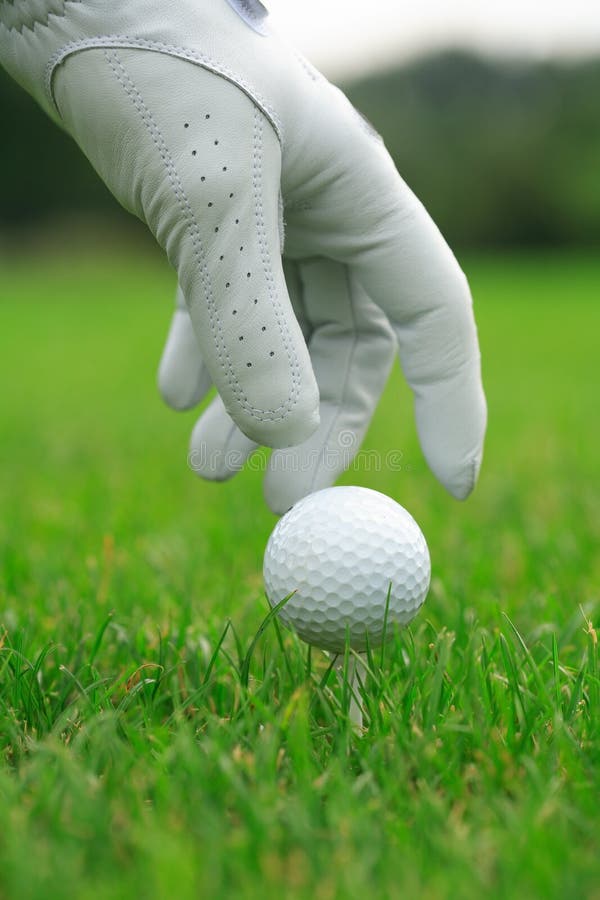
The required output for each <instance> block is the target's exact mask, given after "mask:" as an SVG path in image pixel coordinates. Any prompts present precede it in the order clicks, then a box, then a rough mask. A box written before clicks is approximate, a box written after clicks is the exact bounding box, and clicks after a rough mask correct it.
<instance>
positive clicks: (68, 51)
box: [44, 0, 283, 143]
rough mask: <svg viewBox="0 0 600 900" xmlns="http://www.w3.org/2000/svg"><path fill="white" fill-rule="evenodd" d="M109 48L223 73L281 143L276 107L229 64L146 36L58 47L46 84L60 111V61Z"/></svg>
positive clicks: (111, 37)
mask: <svg viewBox="0 0 600 900" xmlns="http://www.w3.org/2000/svg"><path fill="white" fill-rule="evenodd" d="M68 2H81V0H68ZM108 48H112V49H116V48H120V49H129V50H151V51H154V52H155V53H166V54H167V55H169V56H175V57H177V58H178V59H184V60H187V62H191V63H196V64H197V65H200V66H202V67H203V68H205V69H209V70H210V71H211V72H214V73H215V75H221V76H222V77H223V78H226V79H227V81H231V82H232V84H234V85H235V86H236V87H238V88H240V89H241V90H243V91H244V93H245V94H247V95H248V97H250V99H251V100H252V102H253V103H254V104H255V105H256V106H258V107H259V109H261V110H262V112H263V113H264V114H265V116H266V117H267V119H268V120H269V121H270V123H271V125H272V126H273V128H274V129H275V133H276V134H277V137H278V139H279V142H280V143H283V126H282V123H281V120H280V118H279V116H278V115H277V113H276V112H275V110H274V109H273V107H272V106H271V105H270V104H269V103H268V102H267V101H266V100H265V98H264V97H263V96H262V95H261V94H259V93H258V92H257V91H256V89H255V88H254V86H253V85H251V84H250V83H249V82H248V81H246V80H245V79H244V78H242V77H240V76H239V75H238V74H236V73H235V72H233V71H232V70H231V69H229V68H228V67H227V66H224V65H222V64H221V63H219V62H217V61H215V60H214V59H211V57H209V56H206V55H205V54H204V53H197V52H196V51H195V50H190V49H189V48H187V47H176V46H174V45H172V44H165V43H163V42H162V41H148V40H145V39H143V38H134V37H128V36H127V35H118V34H113V35H104V36H100V37H95V38H87V39H86V40H81V41H71V42H70V43H69V44H65V46H64V47H61V49H60V50H58V51H57V52H56V53H55V54H54V55H53V56H52V57H51V58H50V60H49V62H48V64H47V66H46V75H45V79H44V86H45V91H46V94H47V96H48V99H49V101H50V103H52V105H53V106H54V108H55V109H56V111H57V112H59V110H58V107H57V105H56V101H55V99H54V92H53V89H52V80H53V77H54V72H55V71H56V69H57V67H58V66H60V64H61V63H63V62H64V61H65V59H66V58H67V57H68V56H71V55H72V54H73V53H77V52H78V51H80V50H92V49H108Z"/></svg>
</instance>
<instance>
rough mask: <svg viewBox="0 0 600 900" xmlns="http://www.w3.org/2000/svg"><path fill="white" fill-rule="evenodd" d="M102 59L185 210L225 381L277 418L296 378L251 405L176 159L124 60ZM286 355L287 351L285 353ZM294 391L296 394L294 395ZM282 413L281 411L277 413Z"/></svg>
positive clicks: (242, 399) (268, 417)
mask: <svg viewBox="0 0 600 900" xmlns="http://www.w3.org/2000/svg"><path fill="white" fill-rule="evenodd" d="M104 56H105V59H106V61H107V63H108V65H109V66H110V68H111V70H112V72H113V75H114V76H115V78H116V79H117V81H118V83H119V84H120V85H121V87H122V88H123V90H124V91H125V93H126V95H127V96H128V97H129V99H130V100H131V102H132V104H133V106H134V107H135V109H136V111H137V113H138V115H139V116H140V117H141V119H142V121H143V123H144V125H145V126H146V128H147V129H148V132H149V134H150V137H151V139H152V141H153V143H154V145H155V147H156V149H157V151H158V153H159V156H160V158H161V160H162V162H163V165H164V167H165V171H166V174H167V178H168V180H169V183H170V185H171V188H172V190H173V193H174V195H175V198H176V200H177V202H178V203H179V206H180V208H181V210H182V212H183V214H184V218H185V221H186V224H187V226H188V229H189V232H190V236H191V241H192V246H193V248H194V255H195V257H196V260H197V262H198V264H199V271H200V273H201V276H202V282H203V287H204V295H205V302H206V306H207V309H208V314H209V321H210V326H211V331H212V333H213V336H214V338H215V345H216V348H217V356H218V359H219V363H220V364H221V366H222V368H223V371H224V372H225V375H226V378H227V383H228V385H229V387H230V389H231V390H232V392H233V395H234V397H235V398H236V400H237V401H238V402H239V403H240V405H241V407H242V409H244V410H245V412H247V413H249V414H250V415H251V416H252V417H253V418H254V419H256V420H257V421H280V420H283V419H285V417H286V414H287V413H289V411H290V409H291V407H292V406H293V405H294V404H295V403H296V402H297V395H298V389H297V384H296V379H295V378H294V377H293V379H292V381H293V384H294V390H293V392H291V394H290V396H289V397H288V399H287V400H286V402H285V403H283V404H281V405H280V406H278V407H276V408H275V409H270V410H263V409H258V408H256V407H253V406H252V405H251V404H250V402H249V400H248V397H247V396H246V394H245V392H244V390H243V388H242V386H241V384H240V382H239V380H238V379H237V378H236V376H235V371H234V369H233V365H232V360H231V357H230V356H229V353H228V351H227V347H226V345H225V341H224V337H223V329H222V326H221V323H220V320H219V316H218V312H217V311H216V309H215V302H214V298H213V297H212V289H211V285H210V273H209V270H208V267H207V264H206V260H205V254H204V248H203V244H202V238H201V234H200V227H199V225H198V222H197V221H196V217H195V215H194V211H193V209H192V206H191V203H190V201H189V199H188V197H187V195H186V192H185V189H184V187H183V184H182V183H181V179H180V177H179V174H178V172H177V169H176V167H175V163H174V162H173V160H172V159H171V158H170V154H169V150H168V147H167V144H166V141H165V139H164V137H163V135H162V133H161V131H160V129H159V127H158V125H157V124H156V122H155V120H154V117H153V116H152V113H151V111H150V109H149V108H148V107H147V106H146V104H145V103H144V100H143V97H142V96H141V94H140V92H139V91H138V89H137V88H136V86H135V84H134V82H133V81H132V80H131V77H130V76H129V74H128V72H127V70H126V69H125V67H124V65H123V63H122V62H121V60H120V59H119V57H118V54H117V53H116V51H115V50H114V49H113V50H108V49H106V48H105V51H104ZM255 115H260V113H259V111H258V110H256V111H255ZM288 356H289V354H288ZM294 394H295V396H293V395H294ZM279 413H281V414H279Z"/></svg>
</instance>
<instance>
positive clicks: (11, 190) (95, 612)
mask: <svg viewBox="0 0 600 900" xmlns="http://www.w3.org/2000/svg"><path fill="white" fill-rule="evenodd" d="M347 89H348V92H349V94H350V96H351V98H352V100H353V101H354V102H355V104H356V105H357V106H358V107H359V108H360V109H361V111H362V112H363V113H364V114H365V115H366V116H367V117H368V118H369V119H370V120H371V121H372V122H373V124H374V125H375V127H376V128H377V129H378V130H379V131H380V132H381V133H382V134H383V136H384V137H385V140H386V142H387V144H388V146H389V148H390V150H391V151H392V153H393V155H394V157H395V159H396V162H397V164H398V167H399V169H400V171H401V172H402V173H403V175H404V177H405V178H406V180H407V181H408V182H409V184H410V185H411V186H412V187H413V189H414V190H415V191H416V192H417V194H418V195H419V196H420V197H421V199H422V200H423V201H424V202H425V204H426V205H427V207H428V208H429V209H430V211H431V213H432V214H433V216H434V217H435V219H436V220H437V221H438V223H439V224H440V226H441V228H442V230H443V232H444V233H445V235H446V237H447V238H448V240H449V241H450V243H451V245H452V246H453V247H454V248H455V249H456V251H457V253H458V256H459V258H460V261H461V263H462V265H463V267H464V269H465V271H466V273H467V275H468V277H469V280H470V283H471V287H472V290H473V295H474V298H475V308H476V315H477V321H478V326H479V333H480V339H481V347H482V356H483V372H484V382H485V386H486V392H487V397H488V402H489V410H490V425H489V432H488V438H487V444H486V455H485V460H484V466H483V470H482V476H481V480H480V483H479V486H478V488H477V491H476V492H475V493H474V495H473V497H472V498H471V499H470V500H469V502H468V503H467V504H457V503H456V502H455V501H453V500H452V499H451V498H450V497H449V496H448V495H447V494H446V493H445V491H444V490H443V489H442V488H441V486H440V485H438V484H437V483H436V482H435V480H434V478H433V476H432V475H431V474H430V473H429V471H428V470H427V467H426V465H425V462H424V459H423V457H422V454H421V451H420V449H419V445H418V441H417V436H416V432H415V427H414V423H413V420H412V415H411V398H410V394H409V391H408V388H407V387H406V385H405V384H404V383H403V381H402V379H401V376H400V372H399V369H398V367H396V370H395V372H394V374H393V376H392V379H391V381H390V384H389V386H388V388H387V390H386V393H385V396H384V398H383V401H382V403H381V405H380V407H379V409H378V411H377V413H376V416H375V419H374V421H373V424H372V427H371V429H370V431H369V435H368V437H367V441H366V449H367V451H371V452H377V453H379V454H381V456H382V457H383V458H385V455H386V454H387V453H388V452H390V451H397V450H400V451H401V454H402V469H401V471H400V472H398V471H390V470H389V469H386V468H385V466H383V467H379V469H378V470H377V471H375V469H374V468H372V467H371V468H367V467H365V466H360V465H359V466H358V467H357V468H353V469H352V470H351V471H349V472H348V473H347V474H346V475H345V476H344V481H345V483H356V484H365V485H368V486H370V487H372V488H376V489H379V490H382V491H385V492H387V493H389V494H390V495H391V496H394V497H395V498H397V499H398V500H399V501H400V502H401V503H403V504H404V505H405V506H406V507H407V508H408V509H410V510H411V512H412V513H413V514H414V515H415V517H416V519H417V520H418V521H419V523H420V524H421V525H422V527H423V530H424V533H425V534H426V536H427V539H428V542H429V545H430V548H431V552H432V560H433V580H432V589H431V592H430V595H429V598H428V601H427V604H426V607H425V609H424V610H423V613H422V614H421V615H420V616H419V618H418V619H417V620H416V621H415V623H414V625H412V626H411V627H410V628H409V629H407V630H406V631H405V632H404V634H403V635H402V636H401V637H400V638H398V640H396V641H394V642H393V643H392V644H391V645H390V648H389V654H390V655H389V658H388V659H387V660H386V666H385V667H384V668H385V671H384V674H378V675H377V678H379V679H380V680H379V687H377V684H375V683H374V684H371V685H370V688H369V691H368V692H367V697H370V698H371V699H370V701H369V702H370V704H371V706H370V709H371V712H370V716H371V722H370V726H369V731H368V732H367V734H366V735H364V736H363V737H360V738H358V737H356V736H355V735H353V734H352V733H351V732H350V731H349V729H348V727H347V720H346V718H345V715H344V709H343V703H342V699H343V695H342V694H341V693H340V691H339V690H338V693H337V694H336V686H335V685H333V686H330V688H328V690H329V694H328V695H327V697H328V699H327V700H326V701H325V700H323V698H322V694H323V691H322V686H323V684H324V682H321V678H322V677H324V676H323V672H324V670H325V668H326V662H325V660H324V658H323V657H322V655H321V654H319V653H318V652H317V651H315V652H314V654H313V656H312V658H311V659H312V663H311V665H312V666H313V670H312V673H310V672H309V671H308V669H309V666H308V664H307V663H306V660H307V659H308V657H306V650H305V648H304V647H301V646H300V645H299V643H298V642H294V639H293V638H292V637H291V636H290V635H289V634H285V635H284V636H283V638H281V636H279V637H278V636H277V635H276V634H275V633H274V630H273V629H270V630H268V631H267V632H266V633H265V634H264V635H262V637H261V639H260V641H259V643H258V644H257V646H256V652H255V655H254V658H253V662H252V667H251V671H250V676H251V677H249V678H248V679H246V681H244V679H243V678H241V675H240V672H241V671H242V667H241V665H239V664H238V660H241V659H242V658H243V657H244V654H245V652H246V650H247V648H248V647H249V646H251V642H252V640H253V637H254V635H255V634H256V633H257V630H258V629H259V627H260V623H261V621H262V620H263V618H264V615H265V612H266V600H265V598H264V596H263V591H262V580H261V563H262V553H263V550H264V546H265V542H266V540H267V537H268V534H269V532H270V530H271V528H272V527H273V525H274V523H275V517H274V516H273V515H271V513H270V512H269V511H268V510H267V508H266V506H265V504H264V502H263V499H262V474H261V472H260V471H258V470H257V467H254V470H253V471H244V472H243V473H242V474H241V475H240V476H239V477H238V478H237V479H236V480H235V481H233V482H230V483H229V484H226V485H214V484H207V483H204V482H201V481H199V480H197V479H195V478H194V476H193V475H192V473H191V472H190V471H189V468H188V467H187V466H186V452H187V445H188V439H189V434H190V431H191V429H192V427H193V424H194V422H195V419H196V416H197V415H198V411H197V410H195V411H191V412H187V413H185V414H182V415H176V414H175V413H173V412H172V411H170V410H168V409H167V408H166V407H165V406H164V405H163V404H162V402H161V401H160V399H159V397H158V393H157V390H156V387H155V373H156V367H157V363H158V359H159V356H160V352H161V349H162V343H163V340H164V336H165V333H166V329H167V327H168V323H169V320H170V316H171V309H172V300H173V295H174V290H175V275H174V273H173V272H172V271H171V270H170V269H169V267H168V265H167V263H166V261H165V260H164V258H163V256H162V254H161V253H160V251H159V250H158V248H156V247H155V246H154V244H153V242H152V240H151V238H149V237H148V236H147V235H146V233H145V231H144V229H143V228H142V226H141V225H140V224H139V223H137V222H136V221H135V220H133V219H131V218H130V217H128V216H127V215H126V214H125V213H124V212H122V211H121V210H120V209H119V207H118V206H117V204H116V203H115V201H114V200H112V198H111V197H110V196H109V195H108V193H107V191H106V190H105V189H104V187H103V186H102V184H101V183H100V181H99V180H98V179H97V178H96V176H95V175H94V173H93V172H92V171H91V169H90V167H89V165H88V164H87V162H86V161H85V159H84V158H83V157H82V156H81V154H80V153H79V151H78V150H77V148H76V147H75V145H74V144H73V143H72V142H71V141H70V140H69V139H68V138H67V137H66V136H65V135H63V134H61V132H60V131H59V130H58V129H56V128H55V126H53V125H52V124H51V123H50V122H49V121H47V120H46V119H45V118H44V116H43V115H42V113H41V112H40V111H39V110H38V109H37V108H36V107H35V105H34V104H33V102H32V101H31V100H30V99H29V98H28V97H27V96H26V95H25V94H24V93H23V92H21V91H20V90H19V89H18V88H17V87H16V86H14V85H13V84H12V83H11V82H10V81H9V80H8V78H7V77H6V76H5V75H4V74H3V73H2V72H0V113H1V115H2V137H1V140H0V165H1V172H2V199H1V204H0V384H1V385H2V387H1V389H0V756H1V758H2V761H3V764H2V765H1V766H0V897H2V898H3V897H5V896H6V897H15V898H16V897H18V898H19V900H27V898H31V900H38V898H39V900H52V898H54V897H61V898H62V900H70V898H73V900H81V898H86V900H112V898H114V900H122V898H130V897H137V896H140V897H148V898H157V900H163V898H164V897H172V896H177V897H178V898H180V900H187V898H190V900H192V898H194V900H195V898H197V897H199V896H208V897H230V896H231V897H241V898H246V897H247V898H251V900H254V898H255V897H261V898H270V897H273V898H277V900H281V898H288V897H289V898H293V900H296V898H304V897H306V898H307V900H308V898H310V900H315V898H323V900H337V898H341V900H346V898H354V897H356V898H357V900H358V898H361V900H362V898H364V897H370V896H375V897H379V896H380V897H390V898H396V897H397V898H405V897H409V898H412V897H424V898H432V900H437V898H440V900H443V898H456V897H460V898H461V900H462V898H466V900H470V898H473V900H480V898H481V897H482V896H490V897H498V898H515V900H522V898H524V897H527V898H540V900H549V898H554V897H556V898H557V900H559V898H560V900H565V898H578V900H579V898H589V900H599V897H600V894H599V893H598V885H599V884H600V867H599V862H598V861H599V859H600V854H599V850H598V833H599V829H598V802H597V799H598V796H600V722H599V717H598V698H599V697H600V677H599V672H600V669H599V666H598V640H597V628H595V627H594V625H595V624H596V626H597V615H598V608H599V603H600V555H599V554H598V547H599V546H600V515H599V514H598V510H599V509H600V457H599V454H598V446H599V443H600V421H599V420H598V416H597V408H598V394H599V390H598V389H599V384H598V382H599V379H598V363H597V360H598V343H599V342H598V334H599V333H600V304H599V303H598V292H599V287H600V255H599V254H598V252H597V250H598V247H599V246H600V187H599V185H600V112H599V107H598V98H599V97H600V62H594V61H589V62H580V63H577V64H575V63H573V64H571V65H566V64H561V65H559V64H557V63H545V64H540V65H534V64H532V63H528V64H525V63H514V62H512V63H508V62H504V63H498V62H491V61H485V60H483V59H481V58H478V57H475V56H471V55H467V54H464V53H456V52H452V53H444V54H442V55H438V56H431V57H428V58H426V59H422V60H420V61H418V62H415V63H412V64H410V65H407V66H405V67H404V68H402V69H401V70H398V71H388V72H386V73H384V74H378V75H373V76H370V77H368V78H365V79H363V80H360V81H356V82H354V83H352V84H349V85H347ZM365 458H366V459H368V458H369V457H368V456H366V457H365ZM261 459H262V460H263V461H264V459H265V455H264V454H263V456H262V457H261ZM507 616H508V617H510V620H511V621H512V622H513V623H514V626H515V627H513V625H512V624H511V621H509V620H508V619H507V618H506V617H507ZM228 620H231V621H232V622H233V623H234V629H230V630H229V631H228V632H227V634H226V639H225V638H223V643H220V642H221V636H222V635H223V633H224V632H223V629H224V625H225V623H226V622H227V621H228ZM515 629H517V631H516V630H515ZM157 672H158V673H159V674H156V673H157ZM375 680H376V679H375ZM340 698H342V699H340ZM32 861H35V865H34V864H32Z"/></svg>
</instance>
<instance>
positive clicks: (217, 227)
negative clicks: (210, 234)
mask: <svg viewBox="0 0 600 900" xmlns="http://www.w3.org/2000/svg"><path fill="white" fill-rule="evenodd" d="M218 230H219V226H218V225H217V226H215V234H217V232H218Z"/></svg>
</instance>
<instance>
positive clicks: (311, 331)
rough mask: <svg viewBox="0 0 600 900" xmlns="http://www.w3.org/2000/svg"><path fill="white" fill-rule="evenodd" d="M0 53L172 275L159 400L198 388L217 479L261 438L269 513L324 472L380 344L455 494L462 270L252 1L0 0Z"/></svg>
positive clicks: (348, 448)
mask: <svg viewBox="0 0 600 900" xmlns="http://www.w3.org/2000/svg"><path fill="white" fill-rule="evenodd" d="M0 62H2V64H3V65H4V66H5V67H6V69H7V70H8V71H9V73H10V74H12V75H13V77H14V78H15V79H16V80H17V81H19V82H20V83H21V84H22V85H23V86H24V87H25V88H26V89H27V90H28V91H29V92H30V93H32V94H33V95H34V96H35V97H36V98H37V100H38V101H39V102H40V103H41V105H42V106H43V107H44V108H45V109H46V111H47V112H48V113H49V114H50V115H51V116H52V117H53V118H55V119H56V120H57V121H58V122H60V123H61V124H62V126H63V127H64V128H65V129H66V130H67V131H68V132H69V134H71V135H72V136H73V137H74V138H75V140H76V141H77V143H78V144H79V145H80V147H81V148H82V149H83V151H84V153H85V154H86V155H87V156H88V158H89V159H90V161H91V162H92V164H93V165H94V167H95V168H96V170H97V171H98V173H99V174H100V176H101V177H102V178H103V180H104V181H105V182H106V184H107V185H108V187H109V188H110V190H111V191H112V192H113V194H114V195H115V196H116V197H117V198H118V200H119V201H120V202H121V203H122V204H123V205H124V206H125V207H126V208H127V209H128V210H130V211H131V212H133V213H135V215H137V216H138V217H139V218H140V219H142V220H143V221H144V222H146V223H147V225H148V226H149V228H150V229H151V230H152V232H153V233H154V235H155V236H156V238H157V240H158V241H159V243H160V245H161V246H162V247H163V248H164V249H165V250H166V252H167V254H168V257H169V260H170V261H171V263H172V265H173V266H174V267H175V269H176V270H177V273H178V276H179V283H180V286H181V288H180V293H179V297H178V303H177V309H176V312H175V317H174V320H173V324H172V327H171V331H170V335H169V338H168V342H167V346H166V349H165V353H164V356H163V359H162V362H161V367H160V373H159V383H160V388H161V391H162V393H163V396H164V397H165V399H166V400H167V401H168V402H169V403H170V404H171V405H172V406H174V407H176V408H179V409H182V408H188V407H190V406H192V405H194V404H196V403H198V402H199V401H200V400H201V399H202V397H203V396H204V395H205V394H206V392H207V390H208V389H209V387H210V385H211V382H212V383H214V384H215V386H216V388H217V391H218V394H219V398H218V399H217V400H215V401H214V402H213V403H212V405H211V406H210V407H209V408H208V410H207V412H206V413H205V414H204V415H203V416H202V418H201V419H200V421H199V422H198V424H197V426H196V429H195V431H194V434H193V438H192V454H191V457H190V458H191V460H192V464H193V466H194V468H195V469H196V471H198V473H199V474H201V475H202V476H204V477H206V478H210V479H215V480H220V479H225V478H227V477H229V476H230V475H232V474H234V473H235V472H236V471H237V470H238V469H239V468H241V466H242V465H243V462H244V461H245V459H247V457H248V456H249V455H250V454H251V453H252V452H253V451H254V449H255V448H256V447H257V446H258V445H259V444H266V445H268V446H271V447H277V448H282V449H279V450H276V451H275V452H274V453H273V454H272V457H271V461H270V465H269V471H268V473H267V476H266V480H265V494H266V498H267V501H268V503H269V505H270V506H271V508H272V509H273V510H274V511H276V512H283V511H284V510H286V509H287V508H289V507H290V506H291V505H292V504H293V503H294V502H295V501H296V500H298V499H299V498H300V497H302V496H303V495H305V494H307V493H309V492H310V491H312V490H316V489H318V488H321V487H325V486H326V485H329V484H331V483H333V481H334V480H335V479H336V478H337V476H338V475H339V474H340V472H341V471H342V470H343V468H344V466H346V465H348V463H349V462H350V460H351V459H352V456H353V455H354V454H355V453H356V451H357V450H358V448H359V446H360V442H361V440H362V438H363V436H364V433H365V431H366V429H367V426H368V424H369V421H370V419H371V416H372V413H373V411H374V409H375V406H376V404H377V402H378V400H379V397H380V394H381V391H382V389H383V387H384V385H385V382H386V380H387V377H388V374H389V370H390V366H391V364H392V359H393V356H394V354H395V352H396V350H397V349H398V350H399V353H400V360H401V364H402V368H403V371H404V374H405V376H406V379H407V380H408V382H409V384H410V386H411V388H412V390H413V392H414V396H415V414H416V421H417V428H418V432H419V436H420V441H421V445H422V448H423V452H424V454H425V457H426V459H427V461H428V463H429V465H430V467H431V469H432V470H433V472H434V473H435V475H436V476H437V477H438V479H439V480H440V481H441V482H442V483H443V484H444V485H445V486H446V488H447V489H448V490H449V491H450V492H451V493H452V494H453V495H454V496H455V497H458V498H464V497H466V496H467V495H468V494H469V492H470V491H471V490H472V488H473V486H474V484H475V481H476V479H477V474H478V471H479V467H480V463H481V456H482V446H483V438H484V432H485V424H486V407H485V398H484V394H483V390H482V386H481V378H480V359H479V349H478V344H477V333H476V329H475V324H474V320H473V312H472V303H471V297H470V293H469V289H468V286H467V283H466V280H465V278H464V275H463V274H462V272H461V270H460V268H459V266H458V264H457V262H456V260H455V258H454V256H453V255H452V253H451V252H450V250H449V249H448V247H447V245H446V243H445V242H444V240H443V238H442V236H441V235H440V233H439V231H438V230H437V228H436V227H435V225H434V224H433V222H432V221H431V219H430V218H429V216H428V215H427V213H426V212H425V210H424V209H423V207H422V205H421V204H420V203H419V201H418V200H417V199H416V198H415V197H414V195H413V194H412V193H411V191H410V190H409V189H408V187H407V186H406V185H405V184H404V182H403V181H402V179H401V178H400V176H399V175H398V173H397V171H396V169H395V167H394V165H393V163H392V160H391V158H390V156H389V155H388V153H387V151H386V150H385V147H384V145H383V143H382V141H381V139H380V138H379V137H378V136H377V135H376V134H374V133H373V131H372V129H371V128H370V127H369V125H368V124H367V123H366V122H365V121H364V120H363V119H362V118H361V117H360V116H359V114H358V113H357V112H356V111H355V110H354V109H353V107H352V106H351V105H350V103H349V102H348V101H347V99H346V98H345V97H344V95H343V94H342V93H341V92H340V91H339V90H338V89H336V88H335V87H333V86H332V85H331V84H329V83H328V82H327V81H326V80H325V79H324V78H323V77H322V76H321V75H319V73H318V72H316V71H315V70H314V69H313V68H312V67H311V66H310V65H309V64H308V63H307V62H306V61H305V60H304V59H302V58H301V57H300V56H299V55H298V54H297V53H296V52H295V51H294V50H293V49H292V48H291V47H290V46H289V45H288V44H287V43H286V42H285V41H284V40H282V39H281V38H280V37H279V36H277V35H276V34H273V33H272V32H271V31H270V28H269V24H268V20H267V14H266V10H265V9H264V7H263V6H262V5H261V3H259V2H257V0H177V2H172V3H170V2H165V0H15V2H8V0H0ZM440 152H443V149H442V148H440ZM284 221H285V225H284ZM284 231H285V242H284ZM184 298H185V299H184ZM307 344H308V349H307ZM286 448H287V449H286ZM289 448H293V449H289Z"/></svg>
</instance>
